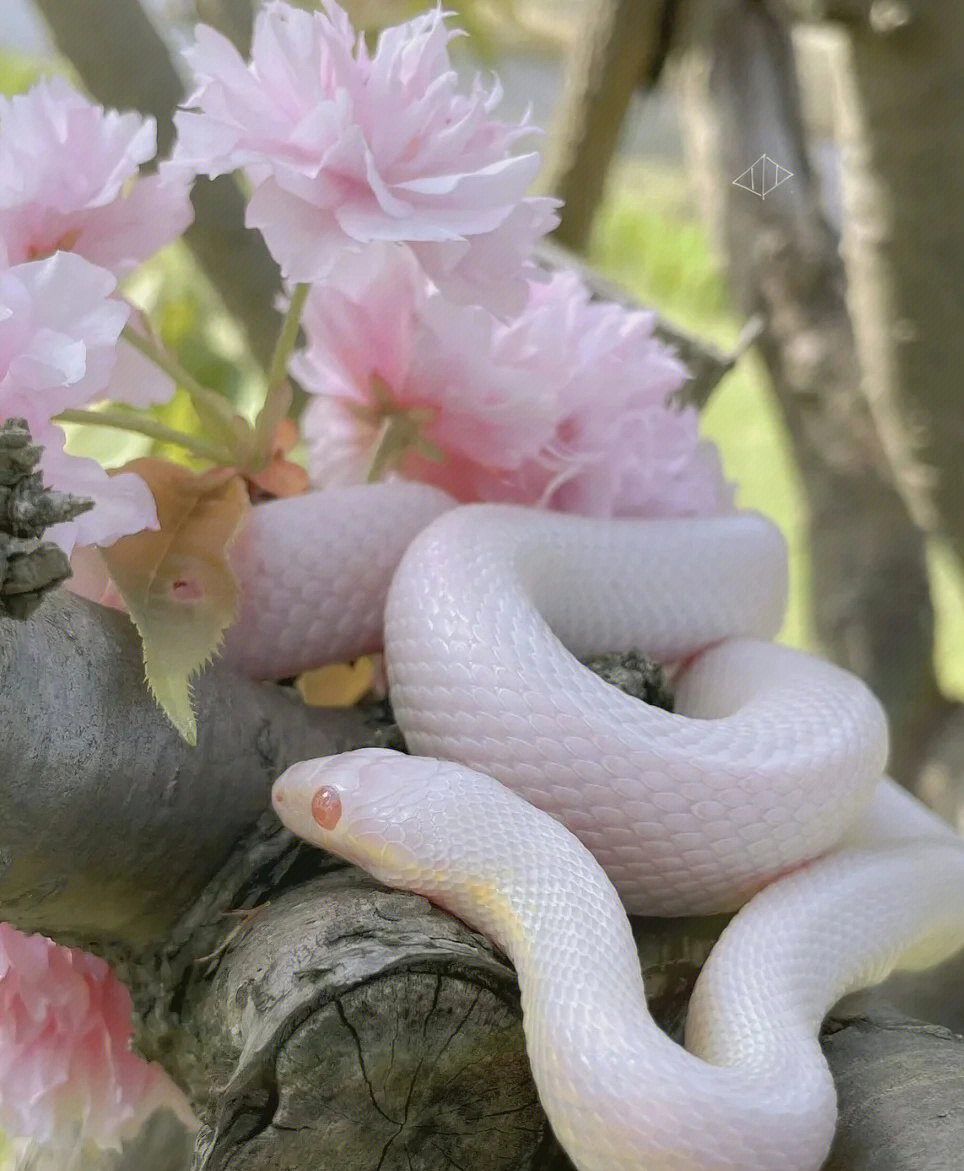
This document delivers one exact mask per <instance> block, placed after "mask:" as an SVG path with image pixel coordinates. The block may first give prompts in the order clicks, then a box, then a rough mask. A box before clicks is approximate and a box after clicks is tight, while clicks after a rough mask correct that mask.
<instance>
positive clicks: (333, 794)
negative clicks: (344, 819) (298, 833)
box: [311, 785, 341, 829]
mask: <svg viewBox="0 0 964 1171" xmlns="http://www.w3.org/2000/svg"><path fill="white" fill-rule="evenodd" d="M311 816H312V817H313V818H314V819H315V821H316V822H317V823H318V824H319V825H320V826H321V828H322V829H334V828H335V826H336V825H337V824H338V819H339V818H340V817H341V798H340V797H339V796H338V791H337V790H336V789H333V788H331V786H330V785H322V787H321V788H320V789H318V790H317V791H316V792H315V795H314V797H312V799H311Z"/></svg>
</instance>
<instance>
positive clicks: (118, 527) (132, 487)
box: [33, 424, 158, 556]
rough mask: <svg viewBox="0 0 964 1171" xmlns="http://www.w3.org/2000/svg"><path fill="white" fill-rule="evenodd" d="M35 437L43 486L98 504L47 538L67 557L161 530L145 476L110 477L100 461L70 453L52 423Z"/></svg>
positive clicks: (48, 533) (54, 527)
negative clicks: (83, 547)
mask: <svg viewBox="0 0 964 1171" xmlns="http://www.w3.org/2000/svg"><path fill="white" fill-rule="evenodd" d="M33 439H34V440H35V442H37V443H39V444H42V445H43V449H44V450H43V455H42V456H41V458H40V471H41V473H42V475H43V479H44V484H45V485H46V486H47V487H48V488H53V489H56V490H57V491H58V492H70V493H72V494H73V495H74V496H86V497H88V498H89V499H91V500H93V501H94V507H93V508H92V509H91V510H90V511H89V512H83V513H81V515H80V516H78V517H77V518H76V519H75V520H71V521H66V522H65V523H63V524H59V525H52V526H51V527H50V528H49V529H47V531H46V532H45V534H44V538H45V539H46V540H48V541H53V542H55V544H58V545H59V546H60V547H61V548H62V549H63V550H64V552H65V553H67V554H68V556H69V555H70V554H71V553H72V552H73V550H74V548H75V547H76V546H78V545H112V544H113V543H114V542H115V541H116V540H117V539H118V538H120V537H125V536H127V535H128V533H139V532H140V531H141V530H142V529H156V528H157V527H158V523H157V507H156V505H155V503H154V497H153V495H152V494H151V490H150V488H148V486H147V484H145V482H144V481H143V480H142V479H141V477H140V476H137V475H135V474H134V473H133V472H119V473H117V474H115V475H112V476H109V475H108V474H107V472H105V471H104V469H103V468H102V467H101V466H100V464H99V463H97V461H96V460H93V459H86V458H85V457H83V456H78V455H70V454H68V453H67V452H66V451H64V439H65V436H64V433H63V431H62V430H61V429H60V428H59V427H55V426H53V425H52V424H50V425H48V426H47V427H43V428H41V429H40V430H39V431H36V432H34V434H33Z"/></svg>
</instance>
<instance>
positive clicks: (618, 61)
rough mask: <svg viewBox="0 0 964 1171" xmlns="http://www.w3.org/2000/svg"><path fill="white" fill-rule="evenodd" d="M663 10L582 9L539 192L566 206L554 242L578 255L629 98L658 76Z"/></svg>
mask: <svg viewBox="0 0 964 1171" xmlns="http://www.w3.org/2000/svg"><path fill="white" fill-rule="evenodd" d="M668 7H669V6H668V4H666V3H663V2H662V0H659V2H656V0H653V2H650V3H640V2H639V0H598V2H597V3H594V4H587V5H585V6H584V8H585V27H584V28H583V29H582V30H581V31H580V33H579V35H578V37H577V40H576V45H575V47H574V49H573V50H572V53H571V55H570V57H569V61H568V64H567V68H566V78H565V86H564V92H563V97H562V100H561V102H560V106H559V110H558V112H557V113H556V115H555V117H554V125H553V129H552V137H551V139H550V144H549V148H548V151H547V160H546V164H545V168H544V171H543V175H542V177H541V179H540V187H541V188H542V189H544V190H546V191H551V192H552V193H553V194H554V195H557V196H559V198H560V199H562V200H563V201H564V206H563V207H562V209H561V211H560V221H559V227H558V228H557V229H556V231H555V236H556V239H558V240H559V241H561V242H562V243H563V244H565V245H566V246H567V247H568V248H572V249H574V250H576V251H581V250H582V249H583V248H584V247H585V244H586V241H587V239H588V238H589V231H590V228H591V227H592V220H593V216H594V214H595V211H596V208H597V206H598V205H599V201H600V199H601V198H602V192H603V187H604V185H605V182H606V172H607V170H608V168H609V163H610V161H611V159H612V157H613V154H614V152H615V150H616V144H617V142H618V140H619V131H620V127H621V126H622V121H623V115H624V114H625V113H626V109H627V107H628V106H629V102H630V99H631V98H632V96H633V92H634V91H635V89H636V87H637V86H639V85H640V84H643V83H645V82H648V81H650V80H651V79H652V78H653V76H654V75H655V73H656V72H657V69H658V65H659V63H660V61H661V60H662V52H663V49H664V38H663V35H662V34H663V27H664V19H665V15H666V11H667V9H668Z"/></svg>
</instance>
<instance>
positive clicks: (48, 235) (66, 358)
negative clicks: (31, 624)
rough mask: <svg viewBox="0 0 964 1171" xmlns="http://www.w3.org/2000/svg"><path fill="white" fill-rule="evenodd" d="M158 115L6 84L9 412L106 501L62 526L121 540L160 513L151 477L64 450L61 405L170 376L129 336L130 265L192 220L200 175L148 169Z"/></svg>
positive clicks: (3, 152) (64, 90) (142, 401)
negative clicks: (111, 470)
mask: <svg viewBox="0 0 964 1171" xmlns="http://www.w3.org/2000/svg"><path fill="white" fill-rule="evenodd" d="M154 143H155V135H154V123H153V121H152V120H151V119H149V118H142V117H140V116H139V115H137V114H117V113H115V112H113V111H108V110H104V109H102V108H101V107H100V106H97V105H95V104H94V103H92V102H90V101H88V100H87V99H86V98H84V97H83V96H82V95H81V94H79V93H76V92H75V91H74V90H73V89H71V87H70V86H68V85H67V84H66V83H65V82H63V81H60V80H54V81H50V82H42V83H40V84H39V85H37V86H35V87H34V88H33V89H32V90H30V91H29V92H28V93H25V94H19V95H16V96H14V97H11V98H0V419H7V418H11V417H15V416H18V415H19V416H22V417H24V418H26V419H27V421H28V423H29V424H30V427H31V431H32V433H33V436H34V438H35V439H36V440H37V441H38V442H39V443H42V444H43V445H44V456H43V460H42V463H41V469H42V471H43V473H44V475H45V478H46V480H47V482H48V484H49V485H50V486H51V487H53V488H57V489H59V490H60V491H64V492H73V493H75V494H78V495H81V496H90V497H92V498H93V499H94V500H95V501H96V505H97V506H96V507H95V508H94V509H93V510H92V511H91V512H89V513H85V514H84V515H83V516H82V517H80V518H79V519H78V520H76V521H73V522H71V523H70V524H68V525H63V526H59V527H58V530H57V531H56V532H52V533H51V534H50V535H51V537H52V538H54V539H56V540H58V541H59V542H60V543H61V544H62V545H63V546H64V548H65V549H66V551H67V552H70V550H71V548H72V547H73V545H74V544H75V543H77V542H80V543H84V544H89V543H93V542H97V543H100V544H110V543H111V542H113V541H115V540H116V539H117V538H118V537H119V536H122V535H124V534H125V533H131V532H137V531H138V530H139V529H143V528H145V527H151V526H155V525H156V523H157V518H156V515H155V511H154V501H153V498H152V496H151V494H150V492H149V491H148V489H147V486H146V485H145V484H144V483H143V482H142V481H141V480H139V478H138V477H136V476H133V475H130V474H125V475H119V476H116V477H114V478H112V479H111V478H108V476H107V474H106V473H105V472H104V470H103V468H101V467H100V465H99V464H97V463H95V462H94V461H93V460H89V459H81V458H79V457H76V456H72V455H69V454H68V453H67V452H66V451H65V450H64V443H65V435H64V432H63V430H62V429H61V428H60V427H58V426H57V425H56V424H55V423H53V422H52V420H53V419H54V418H55V417H56V416H57V415H58V414H59V413H60V412H62V411H64V410H69V409H71V408H76V407H86V406H87V405H88V404H90V403H94V402H97V401H99V400H102V399H119V400H121V401H123V402H127V403H131V404H133V405H135V406H147V405H149V404H150V403H152V402H156V401H159V400H160V399H163V398H164V397H166V396H168V395H170V394H171V393H172V392H173V386H172V385H171V383H170V382H169V380H168V379H167V378H165V377H163V376H160V372H159V371H158V370H157V368H156V367H155V366H153V365H151V364H150V363H149V362H147V361H146V360H145V359H143V358H142V357H141V356H140V355H139V354H138V352H137V351H136V350H133V349H131V348H130V347H129V346H126V345H123V344H122V343H121V341H120V338H121V331H122V330H123V329H124V327H125V325H126V324H127V321H128V318H129V317H130V313H131V310H130V307H129V306H128V305H127V303H126V302H125V301H123V300H122V299H121V298H120V296H119V295H118V291H117V281H118V278H120V277H123V276H126V275H127V274H128V273H129V272H130V271H131V270H132V269H133V268H134V267H135V266H136V265H137V264H139V263H140V262H141V261H143V260H145V259H146V258H147V257H148V256H151V255H152V254H153V253H154V252H156V251H157V249H158V248H160V247H161V245H163V244H165V243H167V241H168V240H172V239H174V238H175V237H176V236H179V235H180V234H181V232H183V231H184V229H185V228H186V227H187V225H188V224H189V223H190V222H191V216H192V212H191V203H190V198H189V194H190V180H189V177H188V176H186V175H184V174H183V173H181V172H180V171H175V170H172V169H170V168H168V169H166V170H165V169H162V170H161V171H160V172H158V173H157V174H155V175H153V176H149V177H145V178H138V177H137V171H138V167H139V165H140V164H141V163H143V162H145V161H147V160H149V159H151V158H153V156H154Z"/></svg>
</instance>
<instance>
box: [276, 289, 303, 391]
mask: <svg viewBox="0 0 964 1171" xmlns="http://www.w3.org/2000/svg"><path fill="white" fill-rule="evenodd" d="M310 289H311V286H310V285H309V284H301V285H295V290H294V292H293V293H292V294H291V300H290V302H289V303H288V312H287V313H286V314H285V316H284V321H282V323H281V332H280V333H279V334H278V340H277V342H276V343H275V347H274V353H273V354H272V355H271V362H270V363H269V365H268V395H270V394H271V393H272V391H274V389H275V387H277V386H281V385H282V384H283V383H284V381H285V377H286V372H287V369H288V359H289V358H290V357H291V352H292V350H294V348H295V342H296V341H297V340H298V326H299V325H300V324H301V314H302V311H303V309H304V307H305V301H306V300H307V299H308V292H309V290H310Z"/></svg>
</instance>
